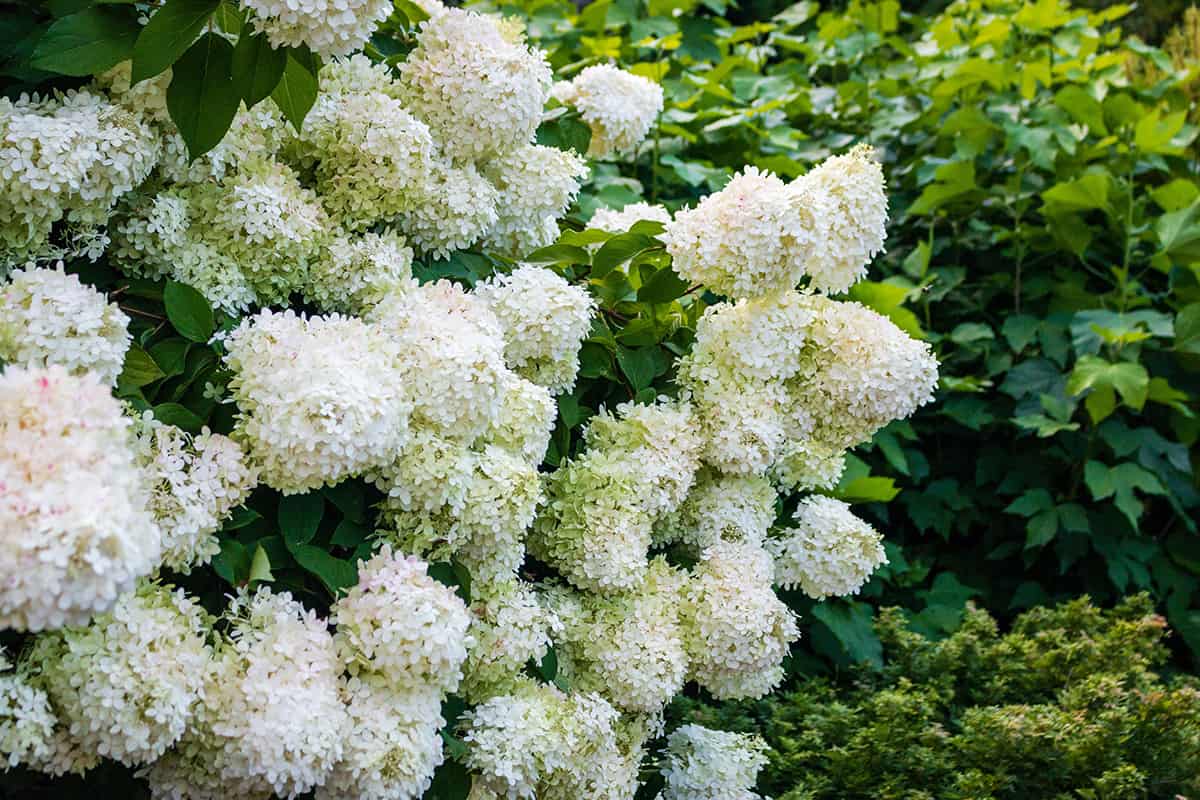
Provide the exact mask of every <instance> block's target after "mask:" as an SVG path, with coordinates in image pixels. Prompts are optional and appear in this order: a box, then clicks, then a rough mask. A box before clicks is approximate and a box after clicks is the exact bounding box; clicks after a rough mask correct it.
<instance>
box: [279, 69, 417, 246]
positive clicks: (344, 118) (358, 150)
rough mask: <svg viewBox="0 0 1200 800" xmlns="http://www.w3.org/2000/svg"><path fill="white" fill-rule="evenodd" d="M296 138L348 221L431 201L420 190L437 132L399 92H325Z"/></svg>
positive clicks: (357, 225) (323, 192)
mask: <svg viewBox="0 0 1200 800" xmlns="http://www.w3.org/2000/svg"><path fill="white" fill-rule="evenodd" d="M360 58H365V57H363V56H355V58H354V59H351V62H354V61H357V60H358V59H360ZM328 71H329V69H328V68H327V69H326V70H323V71H322V76H324V75H325V73H326V72H328ZM299 140H300V141H299V143H298V144H297V146H296V149H297V150H298V151H299V153H300V160H301V163H305V164H307V165H311V168H312V171H313V176H314V179H315V185H316V189H317V193H318V195H319V196H320V198H321V202H322V204H324V206H325V209H326V211H328V212H329V214H330V216H331V217H333V218H335V219H337V220H339V221H340V222H341V223H342V224H343V225H344V226H346V227H348V228H354V229H362V228H366V227H369V226H370V225H372V224H373V223H375V222H377V221H379V220H383V219H388V218H391V217H394V216H395V215H396V214H398V213H400V212H401V211H404V210H407V209H411V208H413V207H414V206H415V205H418V204H421V203H425V202H428V199H427V198H425V197H423V196H422V195H421V192H422V191H423V190H424V188H425V185H426V183H427V181H428V178H427V177H426V176H427V175H428V173H429V172H430V170H431V169H433V162H434V158H435V153H434V142H433V138H432V137H431V136H430V133H429V127H428V126H427V125H426V124H425V123H424V122H421V121H420V120H419V119H417V118H416V117H414V116H413V115H412V114H411V113H409V111H408V110H407V109H406V108H404V106H403V105H401V103H400V101H399V100H397V99H396V98H395V97H391V96H389V95H388V94H385V93H384V92H382V91H367V90H365V89H360V88H352V89H347V90H346V91H343V92H338V93H328V92H325V93H322V94H321V95H320V96H319V97H318V99H317V102H316V104H315V105H314V106H313V109H312V110H311V111H310V112H309V114H308V116H306V117H305V119H304V128H303V130H302V131H301V133H300V134H299Z"/></svg>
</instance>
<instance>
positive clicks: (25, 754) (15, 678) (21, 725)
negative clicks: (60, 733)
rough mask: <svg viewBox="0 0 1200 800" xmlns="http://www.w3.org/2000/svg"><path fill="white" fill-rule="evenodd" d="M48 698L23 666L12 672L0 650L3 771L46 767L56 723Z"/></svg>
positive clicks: (8, 662) (6, 658)
mask: <svg viewBox="0 0 1200 800" xmlns="http://www.w3.org/2000/svg"><path fill="white" fill-rule="evenodd" d="M57 721H58V720H57V718H56V717H55V716H54V710H53V709H52V708H51V707H50V699H49V697H47V696H46V691H45V690H44V689H43V688H41V687H40V686H39V685H38V683H37V680H36V678H33V679H31V676H30V675H29V671H28V669H27V668H26V665H25V664H22V665H21V667H20V668H17V669H14V668H13V665H12V663H11V662H10V661H9V660H8V657H7V656H6V655H5V654H4V652H3V650H0V760H2V762H3V766H4V771H5V772H7V771H8V770H9V769H11V768H13V767H16V766H20V765H26V766H28V767H31V768H40V767H42V766H46V765H47V764H48V762H49V760H50V758H51V756H52V754H53V752H54V729H55V725H56V724H57Z"/></svg>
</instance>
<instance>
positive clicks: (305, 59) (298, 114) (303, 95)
mask: <svg viewBox="0 0 1200 800" xmlns="http://www.w3.org/2000/svg"><path fill="white" fill-rule="evenodd" d="M271 99H272V100H274V101H275V105H277V106H279V110H280V111H282V112H283V115H284V116H285V117H287V119H288V121H289V122H291V123H292V127H293V128H295V129H296V130H297V131H299V130H300V128H301V126H302V125H303V124H304V118H305V117H306V116H308V111H309V109H311V108H312V106H313V103H315V102H316V100H317V75H316V71H315V69H314V68H313V63H312V61H311V54H308V53H307V52H306V51H297V50H295V49H290V50H288V54H287V64H286V65H285V66H284V68H283V77H282V78H280V79H279V83H278V85H277V86H276V87H275V89H274V91H272V92H271Z"/></svg>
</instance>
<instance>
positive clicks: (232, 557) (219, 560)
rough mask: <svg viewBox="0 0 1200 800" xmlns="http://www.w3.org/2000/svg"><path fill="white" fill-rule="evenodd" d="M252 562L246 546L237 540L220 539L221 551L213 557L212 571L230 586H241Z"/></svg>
mask: <svg viewBox="0 0 1200 800" xmlns="http://www.w3.org/2000/svg"><path fill="white" fill-rule="evenodd" d="M252 565H253V562H252V560H251V557H250V553H249V552H248V551H247V550H246V546H245V545H244V544H242V543H241V542H239V541H238V540H237V539H222V540H221V551H220V552H219V553H217V554H216V555H215V556H213V560H212V566H213V570H214V571H215V572H216V573H217V574H218V575H219V576H221V577H222V578H224V579H225V582H226V583H228V584H229V585H230V586H241V585H242V584H244V583H245V582H246V578H247V576H249V574H250V568H251V566H252Z"/></svg>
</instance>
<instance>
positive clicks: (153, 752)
mask: <svg viewBox="0 0 1200 800" xmlns="http://www.w3.org/2000/svg"><path fill="white" fill-rule="evenodd" d="M209 625H210V622H209V620H208V615H207V614H205V612H204V611H203V610H202V609H201V608H200V606H199V605H197V604H196V603H195V602H194V601H193V600H191V599H190V598H188V597H187V596H186V595H185V594H184V592H183V590H182V589H174V590H172V589H171V588H169V587H165V586H159V585H157V584H152V583H144V584H142V585H141V586H140V587H139V588H138V589H137V590H136V591H134V592H130V593H129V594H126V595H123V596H122V597H121V599H120V600H118V601H117V604H116V605H115V606H113V608H112V610H111V611H108V612H106V613H104V614H100V615H98V616H97V617H96V618H95V619H93V620H92V621H91V623H89V624H88V625H86V626H83V627H69V628H63V629H61V630H57V631H53V632H51V633H46V634H43V635H41V636H39V637H38V638H37V639H36V640H35V644H34V646H33V649H32V650H31V651H30V653H29V655H28V661H29V662H30V664H31V665H32V667H31V669H32V670H33V672H34V674H36V676H37V683H38V685H39V686H41V687H43V688H44V689H45V690H46V693H47V694H48V696H49V699H50V704H51V707H52V708H53V709H54V712H55V714H56V716H57V717H58V719H59V720H60V721H61V723H62V724H63V725H64V726H65V727H66V728H67V729H68V730H69V733H70V736H71V738H72V739H73V740H74V741H75V742H76V743H77V744H78V745H79V746H80V747H81V748H83V749H85V750H87V751H89V752H91V753H94V754H96V755H97V756H103V757H105V758H111V759H113V760H115V761H119V762H121V763H123V764H126V765H129V766H137V765H139V764H145V763H148V762H150V761H153V760H154V759H156V758H158V757H159V756H161V755H162V754H163V753H164V752H165V751H166V749H167V748H168V747H170V746H171V745H172V744H174V743H175V742H176V741H177V740H178V739H179V738H180V737H181V736H182V735H183V733H184V731H185V730H186V728H187V725H188V723H189V722H190V720H191V716H192V711H193V709H194V706H195V704H196V703H197V701H198V700H199V698H200V695H201V692H202V691H203V688H204V683H205V680H206V677H207V674H208V670H209V665H210V662H211V659H212V653H211V651H210V649H209V646H208V643H207V641H206V637H207V635H208V630H209Z"/></svg>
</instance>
